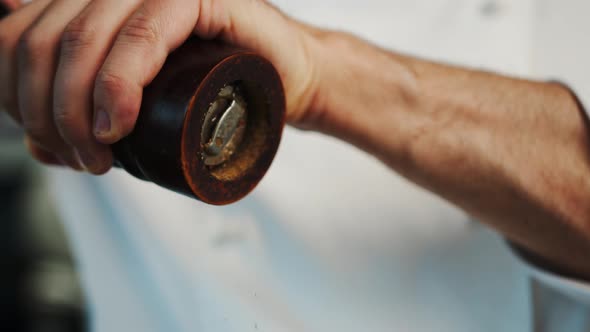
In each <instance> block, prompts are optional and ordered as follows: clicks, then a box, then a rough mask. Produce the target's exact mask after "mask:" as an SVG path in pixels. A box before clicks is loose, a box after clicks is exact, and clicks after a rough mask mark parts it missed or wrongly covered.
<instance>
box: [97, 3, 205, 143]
mask: <svg viewBox="0 0 590 332" xmlns="http://www.w3.org/2000/svg"><path fill="white" fill-rule="evenodd" d="M199 3H200V1H195V0H174V1H160V0H148V1H146V2H144V3H143V4H142V5H141V6H140V7H139V8H138V9H137V11H136V12H135V13H134V14H133V15H132V16H131V17H130V18H129V20H128V21H127V22H126V23H125V25H124V26H123V27H122V29H121V31H120V32H119V35H118V36H117V38H116V40H115V42H114V44H113V47H112V49H111V51H110V53H109V55H108V56H107V58H106V60H105V63H104V64H103V66H102V68H101V69H100V71H99V73H98V76H97V78H96V82H95V90H94V135H95V136H96V138H97V139H98V140H99V141H101V142H103V143H107V144H111V143H114V142H116V141H118V140H119V139H121V138H122V137H124V136H126V135H127V134H128V133H129V132H131V130H132V129H133V126H134V125H135V121H136V119H137V114H138V112H139V107H140V105H141V97H142V91H143V88H144V87H145V86H146V85H147V84H148V83H149V82H151V80H152V79H153V78H154V77H155V76H156V74H157V73H158V71H159V70H160V69H161V68H162V65H163V63H164V61H165V60H166V57H167V56H168V53H169V52H170V51H171V50H173V49H175V48H176V47H178V46H179V45H180V44H181V43H182V42H184V41H185V40H186V39H187V38H188V36H189V35H190V33H191V31H192V29H193V28H194V26H195V23H196V21H197V18H198V17H199V9H200V5H199ZM139 59H141V60H139Z"/></svg>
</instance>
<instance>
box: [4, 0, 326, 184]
mask: <svg viewBox="0 0 590 332" xmlns="http://www.w3.org/2000/svg"><path fill="white" fill-rule="evenodd" d="M0 1H2V0H0ZM4 1H5V3H7V1H8V0H4ZM10 1H11V3H12V5H13V6H15V5H16V2H15V0H10ZM316 33H319V32H318V31H315V30H314V29H313V28H311V27H307V26H304V25H302V24H301V23H298V22H295V21H294V20H292V19H290V18H288V17H286V16H285V15H283V14H282V13H281V12H279V11H278V10H277V9H275V8H273V7H272V6H271V5H269V4H268V3H267V2H265V1H263V0H93V1H91V0H54V1H52V0H36V1H33V2H32V3H31V4H29V5H26V6H22V7H20V8H18V9H17V10H16V11H15V12H13V13H12V14H11V15H10V16H8V17H7V18H5V19H3V20H1V21H0V106H1V107H2V108H4V109H6V110H7V111H8V112H9V113H10V114H11V115H12V117H13V118H14V119H15V120H16V121H17V122H18V123H20V124H21V125H22V127H23V128H24V129H25V131H26V134H27V143H28V146H29V149H30V150H31V153H32V154H33V156H34V157H36V158H37V159H38V160H40V161H42V162H45V163H49V164H61V165H68V166H70V167H72V168H74V169H78V170H81V169H85V170H87V171H89V172H91V173H94V174H102V173H104V172H106V171H108V170H109V169H110V167H111V165H112V158H113V157H112V154H111V150H110V148H109V144H112V143H115V142H117V141H118V140H120V139H121V138H123V137H125V136H126V135H127V134H129V133H130V132H131V130H132V129H133V127H134V124H135V121H136V119H137V115H138V112H139V107H140V104H141V98H142V90H143V88H144V87H145V86H146V85H147V84H148V83H150V81H151V80H152V79H153V78H154V77H155V76H156V74H157V73H158V71H159V70H160V69H161V67H162V65H163V63H164V61H165V60H166V57H167V56H168V54H169V53H170V52H171V51H172V50H174V49H175V48H177V47H178V46H180V45H181V44H182V43H183V42H184V41H185V40H186V39H187V38H188V37H189V36H190V35H191V34H195V35H197V36H199V37H201V38H207V39H208V38H221V39H223V40H225V41H227V42H230V43H233V44H236V45H238V46H241V47H246V48H249V49H252V50H254V51H256V52H258V53H259V54H261V55H262V56H264V57H266V58H267V59H269V60H270V61H271V62H272V63H273V64H274V65H275V66H276V67H277V69H278V71H279V73H280V75H281V78H282V80H283V83H284V85H285V89H286V94H287V105H288V107H287V117H288V120H289V121H290V122H292V123H294V124H300V125H305V122H306V120H305V119H306V118H308V114H307V113H308V110H309V109H310V107H311V104H312V102H313V99H314V94H315V93H316V92H315V90H316V85H317V77H318V76H319V75H317V73H316V72H315V68H316V67H317V66H316V65H315V63H314V62H315V60H313V58H314V56H313V55H312V53H314V51H312V49H314V48H315V47H316V45H318V44H319V43H318V42H315V41H314V38H313V36H314V35H315V34H316ZM312 117H313V116H312Z"/></svg>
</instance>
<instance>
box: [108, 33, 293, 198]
mask: <svg viewBox="0 0 590 332" xmlns="http://www.w3.org/2000/svg"><path fill="white" fill-rule="evenodd" d="M139 61H141V60H139ZM235 83H239V84H240V86H241V87H243V92H244V98H245V99H246V102H247V104H248V120H247V127H246V128H247V129H246V134H245V138H244V140H243V142H242V143H241V144H240V146H239V147H238V149H237V151H236V152H235V153H234V155H233V156H232V158H231V159H230V160H229V161H227V162H225V163H224V164H222V165H219V166H215V167H211V166H206V165H205V164H204V162H203V153H204V144H205V143H206V142H202V135H201V131H202V128H203V121H204V118H205V113H206V111H207V109H208V108H209V106H210V105H211V103H212V102H213V101H214V100H215V98H216V97H217V94H218V93H219V91H220V90H221V88H223V87H224V86H226V85H228V84H235ZM284 121H285V95H284V91H283V87H282V83H281V80H280V77H279V75H278V73H277V71H276V70H275V68H274V67H273V66H272V64H271V63H270V62H269V61H268V60H266V59H264V58H263V57H261V56H259V55H257V54H255V53H252V52H250V51H246V50H241V49H237V48H234V47H231V46H228V45H225V44H222V43H219V42H215V41H200V40H198V39H190V40H189V41H187V42H186V43H185V44H184V45H183V46H181V47H180V48H179V49H178V50H176V51H175V52H173V53H172V54H171V55H170V56H169V57H168V59H167V61H166V64H165V65H164V67H163V69H162V70H161V71H160V73H159V74H158V76H157V77H156V78H155V79H154V81H153V82H152V83H151V84H150V85H149V86H148V87H146V88H145V90H144V96H143V102H142V106H141V111H140V113H139V118H138V121H137V124H136V126H135V129H134V130H133V132H132V133H131V134H130V135H129V136H128V137H126V138H125V139H123V140H122V141H121V142H119V143H117V144H115V145H114V146H113V151H114V155H115V159H116V162H115V165H116V166H119V167H122V168H124V169H125V170H126V171H127V172H129V173H131V174H132V175H134V176H136V177H138V178H140V179H143V180H146V181H151V182H153V183H155V184H157V185H160V186H162V187H166V188H168V189H171V190H174V191H176V192H179V193H182V194H185V195H188V196H190V197H193V198H196V199H198V200H201V201H203V202H206V203H209V204H214V205H224V204H229V203H233V202H235V201H237V200H239V199H241V198H243V197H244V196H246V195H247V194H248V193H249V192H250V191H252V190H253V189H254V187H255V186H256V185H257V184H258V182H259V181H260V180H261V179H262V177H263V176H264V174H265V173H266V171H267V170H268V168H269V167H270V164H271V163H272V160H273V159H274V156H275V154H276V151H277V149H278V146H279V142H280V139H281V134H282V130H283V126H284Z"/></svg>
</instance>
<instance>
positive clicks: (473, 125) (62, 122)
mask: <svg viewBox="0 0 590 332" xmlns="http://www.w3.org/2000/svg"><path fill="white" fill-rule="evenodd" d="M254 18H255V19H254ZM191 34H196V35H197V36H200V37H202V38H220V39H223V40H225V41H227V42H230V43H233V44H237V45H239V46H242V47H247V48H250V49H252V50H255V51H256V52H258V53H260V54H261V55H263V56H265V57H266V58H268V59H269V60H270V61H271V62H272V63H273V64H274V65H275V66H276V67H277V69H278V70H279V73H280V75H281V77H282V80H283V82H284V85H285V89H286V95H287V105H288V109H287V112H288V121H289V123H290V124H291V125H293V126H296V127H299V128H304V129H308V130H315V131H319V132H322V133H325V134H328V135H332V136H335V137H337V138H340V139H342V140H345V141H347V142H349V143H351V144H354V145H356V146H357V147H359V148H361V149H363V150H365V151H367V152H369V153H371V154H373V155H375V156H377V157H378V158H379V159H381V160H382V161H383V162H384V163H386V164H387V165H388V166H390V167H391V168H392V169H393V170H395V171H397V172H399V173H400V174H402V175H403V176H405V177H407V178H409V179H410V180H412V181H414V182H415V183H417V184H418V185H420V186H423V187H425V188H427V189H429V190H431V191H432V192H434V193H436V194H438V195H440V196H442V197H444V198H445V199H447V200H448V201H450V202H452V203H454V204H456V205H457V206H459V207H461V208H463V209H464V210H465V211H467V212H468V213H470V214H472V215H474V216H475V217H477V218H478V219H479V220H481V221H482V222H485V223H487V224H489V225H490V226H491V227H493V228H495V229H496V230H498V231H499V232H501V233H502V234H503V235H504V236H506V237H507V238H508V239H509V240H511V241H512V242H513V243H516V244H518V245H519V246H520V247H522V248H524V249H526V250H527V251H529V252H530V253H533V254H534V255H536V256H537V257H539V258H541V259H542V260H543V261H544V262H545V263H546V264H548V265H549V266H551V267H553V268H556V269H559V270H560V271H565V272H566V273H571V274H574V275H576V276H579V277H583V278H587V279H590V203H589V202H590V144H589V141H588V140H589V137H588V130H587V126H586V122H585V118H584V116H583V110H582V106H581V105H580V104H579V103H578V102H577V100H576V98H575V96H574V95H573V94H572V93H571V92H570V91H569V90H568V89H567V88H565V87H563V86H561V85H559V84H556V83H547V82H533V81H526V80H516V79H512V78H508V77H502V76H499V75H495V74H492V73H485V72H480V71H476V70H470V69H463V68H457V67H451V66H447V65H443V64H436V63H431V62H427V61H423V60H419V59H415V58H412V57H409V56H404V55H400V54H397V53H395V52H391V51H387V50H383V49H380V48H378V47H376V46H373V45H371V44H369V43H367V42H365V41H363V40H360V39H358V38H356V37H353V36H351V35H349V34H346V33H341V32H334V31H327V30H322V29H319V28H316V27H312V26H308V25H305V24H303V23H300V22H297V21H295V20H293V19H291V18H289V17H287V16H286V15H284V14H283V13H281V12H280V11H279V10H277V9H275V8H273V7H272V6H270V5H269V4H267V3H266V2H264V1H262V0H168V1H164V0H128V1H121V0H94V1H89V0H86V1H83V0H55V1H51V0H37V1H34V2H33V3H32V4H30V5H27V6H24V7H20V8H19V9H18V10H17V11H16V12H14V13H13V14H12V15H11V16H9V17H8V18H6V19H4V20H2V21H0V82H2V87H1V89H0V102H1V104H2V105H3V106H4V108H5V109H6V110H7V111H8V112H9V113H10V114H11V115H12V117H13V118H14V119H15V120H16V121H18V122H19V123H20V124H21V125H22V126H23V128H24V129H25V131H26V133H27V142H28V146H29V148H30V150H31V153H32V155H33V156H34V157H36V158H37V159H38V160H40V161H41V162H44V163H47V164H57V165H66V166H70V167H72V168H74V169H78V170H85V171H88V172H90V173H93V174H103V173H105V172H107V171H108V170H109V169H110V168H111V165H112V154H111V151H110V148H109V144H111V143H114V142H116V141H118V140H120V139H121V138H122V137H124V136H125V135H127V134H128V133H129V132H131V131H132V129H133V126H134V123H135V119H136V117H137V114H138V111H139V105H140V102H141V97H142V96H141V94H142V88H143V87H144V86H146V85H147V84H148V83H149V82H150V81H151V80H152V79H153V78H154V76H155V75H156V74H157V72H158V71H159V69H160V68H161V66H162V64H163V62H164V60H165V59H166V56H167V55H168V54H169V53H170V52H171V51H172V50H174V49H175V48H176V47H178V46H179V45H180V44H182V42H183V41H184V40H186V39H187V37H188V36H189V35H191ZM137 59H142V60H141V61H137ZM350 82H355V84H350ZM103 112H104V113H103Z"/></svg>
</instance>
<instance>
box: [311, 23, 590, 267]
mask: <svg viewBox="0 0 590 332" xmlns="http://www.w3.org/2000/svg"><path fill="white" fill-rule="evenodd" d="M323 42H324V43H327V44H330V43H331V44H332V45H331V46H330V47H329V49H330V50H331V51H330V52H331V53H332V54H338V56H337V57H336V58H337V59H338V60H336V61H332V62H330V61H326V63H325V64H324V66H323V67H322V68H323V69H322V75H321V76H322V77H328V80H329V84H326V83H322V85H321V86H322V87H323V88H322V89H320V92H319V93H318V95H317V96H316V103H315V105H316V107H315V109H316V112H315V113H311V114H315V115H316V117H317V119H315V120H314V123H316V124H317V126H318V129H319V130H321V131H323V132H326V133H329V134H331V135H334V136H337V137H339V138H342V139H345V140H348V141H349V142H351V143H352V144H355V145H357V146H359V147H360V148H362V149H364V150H366V151H368V152H370V153H372V154H374V155H375V156H377V157H378V158H380V159H381V160H383V161H384V162H385V163H387V164H388V165H389V166H390V167H392V168H393V169H395V170H396V171H398V172H399V173H401V174H402V175H404V176H406V177H407V178H409V179H411V180H412V181H414V182H416V183H417V184H419V185H421V186H423V187H425V188H427V189H429V190H431V191H433V192H435V193H437V194H439V195H441V196H442V197H444V198H446V199H447V200H449V201H451V202H453V203H454V204H456V205H458V206H460V207H461V208H463V209H465V210H466V211H467V212H469V213H471V214H472V215H474V216H476V217H478V218H479V219H480V220H482V221H484V222H486V223H488V224H490V225H491V226H492V227H494V228H496V229H497V230H499V231H500V232H502V233H503V234H504V235H505V236H507V237H508V238H509V239H511V240H512V241H514V242H516V243H518V244H520V245H521V246H523V247H525V248H527V249H528V250H531V251H533V252H535V253H537V254H539V255H541V256H543V257H545V258H547V259H548V260H550V261H551V262H554V263H556V264H558V265H559V266H560V267H563V268H566V269H567V270H569V271H573V272H575V273H578V274H581V275H584V276H586V277H590V263H588V262H590V203H589V202H590V162H589V160H590V159H589V152H590V145H589V144H588V134H587V130H586V127H585V121H584V118H583V115H582V112H581V109H580V106H579V105H578V104H577V103H576V100H575V98H574V97H573V96H572V95H571V94H570V93H569V91H568V90H567V89H565V88H563V87H561V86H560V85H557V84H548V83H535V82H529V81H523V80H515V79H510V78H506V77H501V76H498V75H494V74H490V73H485V72H478V71H472V70H465V69H460V68H454V67H449V66H444V65H438V64H433V63H429V62H426V61H421V60H417V59H413V58H409V57H404V56H400V55H396V54H391V53H388V52H386V51H383V50H380V49H378V48H376V47H373V46H369V45H366V44H365V43H364V42H361V41H359V40H356V39H355V38H351V37H344V36H343V35H340V34H338V35H337V36H329V37H327V40H324V41H323ZM337 50H339V51H337ZM333 62H336V63H333Z"/></svg>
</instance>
